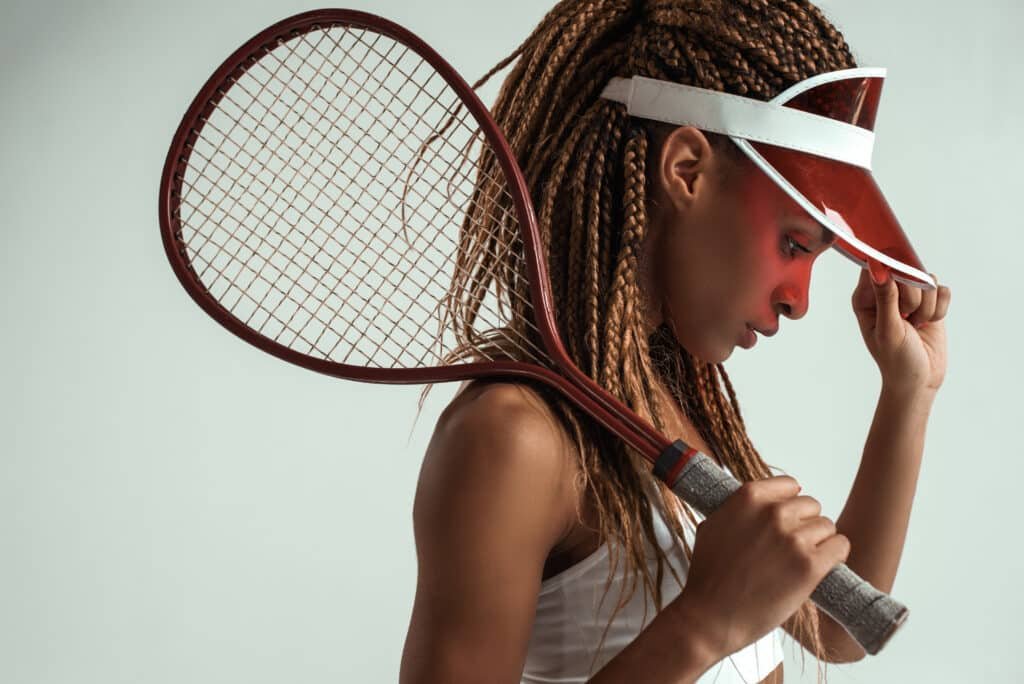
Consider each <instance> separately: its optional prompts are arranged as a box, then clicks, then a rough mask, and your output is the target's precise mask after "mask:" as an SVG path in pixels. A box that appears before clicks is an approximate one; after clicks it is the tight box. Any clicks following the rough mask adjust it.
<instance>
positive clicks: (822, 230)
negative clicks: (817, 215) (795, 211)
mask: <svg viewBox="0 0 1024 684" xmlns="http://www.w3.org/2000/svg"><path fill="white" fill-rule="evenodd" d="M811 225H814V226H816V227H817V231H815V230H814V229H813V228H811ZM793 226H794V227H795V228H796V229H797V230H800V231H803V232H806V233H808V234H809V235H811V236H812V237H814V236H816V237H817V239H818V244H819V245H821V246H822V247H828V246H830V245H831V244H832V243H834V242H835V241H836V234H835V233H833V232H832V231H831V230H829V229H828V228H826V227H825V226H823V225H821V224H820V223H818V222H817V221H814V220H811V219H808V220H806V221H801V220H796V221H794V223H793Z"/></svg>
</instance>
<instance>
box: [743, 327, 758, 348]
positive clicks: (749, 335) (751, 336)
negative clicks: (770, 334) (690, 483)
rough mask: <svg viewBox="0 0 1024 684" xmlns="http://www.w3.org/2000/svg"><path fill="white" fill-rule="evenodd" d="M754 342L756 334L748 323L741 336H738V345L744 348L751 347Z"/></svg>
mask: <svg viewBox="0 0 1024 684" xmlns="http://www.w3.org/2000/svg"><path fill="white" fill-rule="evenodd" d="M755 344H757V334H756V333H755V332H754V329H753V328H751V327H750V326H749V325H748V326H747V329H746V331H745V332H744V333H743V335H742V337H740V342H739V345H740V346H741V347H743V348H744V349H751V348H753V346H754V345H755Z"/></svg>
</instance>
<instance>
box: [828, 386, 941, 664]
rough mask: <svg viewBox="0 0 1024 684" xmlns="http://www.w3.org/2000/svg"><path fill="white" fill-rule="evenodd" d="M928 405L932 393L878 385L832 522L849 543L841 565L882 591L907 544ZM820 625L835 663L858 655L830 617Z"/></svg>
mask: <svg viewBox="0 0 1024 684" xmlns="http://www.w3.org/2000/svg"><path fill="white" fill-rule="evenodd" d="M933 401H934V393H915V394H897V393H895V392H892V391H890V390H888V389H887V388H885V387H884V386H883V388H882V391H881V394H880V396H879V400H878V407H877V408H876V410H875V416H874V420H873V421H872V423H871V429H870V431H869V432H868V437H867V441H866V442H865V445H864V454H863V456H862V458H861V463H860V468H859V469H858V470H857V476H856V478H855V479H854V482H853V486H852V487H851V490H850V495H849V497H848V498H847V501H846V505H845V506H844V507H843V511H842V513H841V514H840V515H839V518H838V519H837V520H836V527H837V528H838V530H839V532H841V533H842V534H844V535H846V536H847V537H848V538H849V540H850V555H849V557H848V558H847V561H846V564H847V565H848V566H849V567H850V568H851V569H852V570H853V571H854V572H856V573H857V574H858V575H860V576H861V577H863V578H864V579H865V580H867V581H868V582H870V583H871V584H872V585H874V586H875V587H877V588H878V589H880V590H881V591H884V592H887V593H888V592H890V591H891V590H892V586H893V582H894V581H895V579H896V570H897V568H898V567H899V562H900V557H901V556H902V553H903V545H904V542H905V541H906V535H907V527H908V525H909V523H910V509H911V506H912V504H913V501H914V493H915V491H916V489H917V480H918V475H919V473H920V469H921V457H922V454H923V452H924V442H925V430H926V427H927V423H928V417H929V415H930V413H931V408H932V404H933ZM825 622H826V623H829V624H823V632H824V634H826V635H827V637H828V638H827V641H831V642H832V643H831V644H829V646H830V647H831V648H830V650H833V651H834V652H836V653H837V654H839V655H840V659H850V660H856V659H858V658H859V657H861V656H862V655H863V650H861V648H860V646H859V645H857V644H856V642H854V641H853V639H852V638H850V637H849V635H848V634H847V633H846V631H845V630H843V629H842V628H841V627H839V626H838V625H837V624H836V623H834V622H832V621H831V620H830V619H826V621H825Z"/></svg>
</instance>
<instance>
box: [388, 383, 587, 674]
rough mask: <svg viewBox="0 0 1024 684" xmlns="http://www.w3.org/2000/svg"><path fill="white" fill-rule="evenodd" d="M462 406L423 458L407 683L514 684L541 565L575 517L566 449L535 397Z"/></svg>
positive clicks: (497, 396)
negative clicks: (479, 683)
mask: <svg viewBox="0 0 1024 684" xmlns="http://www.w3.org/2000/svg"><path fill="white" fill-rule="evenodd" d="M473 394H474V396H472V397H471V398H470V399H468V400H460V399H457V400H456V402H454V403H453V407H454V408H453V409H452V410H450V411H446V413H445V415H443V416H442V418H441V420H440V421H439V422H438V425H437V428H436V429H435V432H434V437H433V439H432V440H431V443H430V446H429V447H428V449H427V453H426V455H425V457H424V462H423V468H422V471H421V473H420V480H419V486H418V487H417V491H416V501H415V505H414V509H413V522H414V530H415V536H416V551H417V559H418V564H419V573H418V579H417V586H416V599H415V603H414V606H413V613H412V619H411V622H410V625H409V634H408V636H407V638H406V643H405V650H404V652H403V656H402V671H401V681H402V682H403V683H404V684H414V683H417V682H437V681H443V682H451V683H453V684H457V683H458V682H469V681H479V680H480V675H481V673H482V672H487V676H488V681H495V682H502V681H504V682H518V681H519V677H520V675H521V673H522V666H523V660H524V657H525V654H526V646H527V643H528V641H529V636H530V630H531V627H532V624H533V618H534V611H535V608H536V601H537V593H538V590H539V587H540V582H541V576H542V572H543V567H544V561H545V559H546V558H547V555H548V553H549V551H550V549H551V548H552V546H554V544H555V543H556V542H557V541H558V539H559V538H560V537H561V536H562V535H563V534H564V533H565V531H566V529H567V527H568V524H569V520H570V518H569V513H571V511H573V510H575V509H574V507H573V506H574V500H573V499H572V498H571V491H572V490H571V482H572V478H571V477H569V476H568V475H569V473H570V470H569V463H570V462H571V461H570V459H568V458H566V454H567V451H566V439H565V436H564V432H562V431H561V430H560V429H559V428H558V426H557V424H556V423H555V422H554V419H553V418H552V417H551V415H550V413H549V412H545V411H544V410H542V408H541V407H540V406H539V405H538V400H536V399H535V396H534V398H533V400H531V398H530V397H531V396H533V395H531V394H530V393H529V391H528V390H526V389H524V388H522V387H517V386H514V385H491V386H488V387H486V388H484V389H483V390H482V391H480V392H475V393H473Z"/></svg>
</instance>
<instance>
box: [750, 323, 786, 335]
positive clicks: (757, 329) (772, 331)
mask: <svg viewBox="0 0 1024 684" xmlns="http://www.w3.org/2000/svg"><path fill="white" fill-rule="evenodd" d="M747 327H748V328H750V329H751V330H754V331H756V332H759V333H761V334H762V335H764V336H765V337H774V336H775V333H777V332H779V326H778V325H776V326H775V327H774V328H772V329H771V330H764V329H761V328H755V327H754V326H752V325H750V324H749V323H747Z"/></svg>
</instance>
